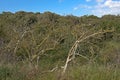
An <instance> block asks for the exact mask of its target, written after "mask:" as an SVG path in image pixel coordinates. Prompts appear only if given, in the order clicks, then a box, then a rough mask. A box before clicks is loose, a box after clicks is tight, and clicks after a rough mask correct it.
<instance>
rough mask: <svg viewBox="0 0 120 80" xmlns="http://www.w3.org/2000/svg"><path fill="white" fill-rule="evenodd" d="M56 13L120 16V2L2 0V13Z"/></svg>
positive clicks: (0, 6)
mask: <svg viewBox="0 0 120 80" xmlns="http://www.w3.org/2000/svg"><path fill="white" fill-rule="evenodd" d="M3 11H4V12H8V11H10V12H13V13H14V12H17V11H26V12H40V13H43V12H46V11H50V12H54V13H57V14H60V15H75V16H83V15H96V16H102V15H106V14H112V15H117V14H120V0H0V13H2V12H3Z"/></svg>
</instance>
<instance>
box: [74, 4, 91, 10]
mask: <svg viewBox="0 0 120 80" xmlns="http://www.w3.org/2000/svg"><path fill="white" fill-rule="evenodd" d="M90 8H92V7H91V6H88V5H82V4H80V5H78V6H76V7H74V10H79V9H90Z"/></svg>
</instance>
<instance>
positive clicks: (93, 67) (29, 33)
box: [0, 11, 120, 80]
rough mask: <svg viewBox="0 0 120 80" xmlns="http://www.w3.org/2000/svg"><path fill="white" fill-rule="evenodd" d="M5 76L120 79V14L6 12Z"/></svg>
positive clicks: (1, 77)
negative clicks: (75, 14)
mask: <svg viewBox="0 0 120 80" xmlns="http://www.w3.org/2000/svg"><path fill="white" fill-rule="evenodd" d="M0 80H120V15H104V16H102V17H97V16H94V15H84V16H81V17H77V16H73V15H66V16H61V15H58V14H55V13H51V12H44V13H39V12H37V13H33V12H25V11H19V12H16V13H11V12H3V13H1V14H0Z"/></svg>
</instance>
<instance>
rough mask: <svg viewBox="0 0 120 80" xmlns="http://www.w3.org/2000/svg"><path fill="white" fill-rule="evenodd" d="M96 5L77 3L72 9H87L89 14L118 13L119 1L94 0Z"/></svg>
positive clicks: (119, 8)
mask: <svg viewBox="0 0 120 80" xmlns="http://www.w3.org/2000/svg"><path fill="white" fill-rule="evenodd" d="M96 2H97V3H96V5H93V6H88V5H78V6H77V7H75V8H74V10H80V9H87V11H89V12H90V13H91V14H94V15H97V16H102V15H105V14H114V15H117V14H120V1H117V0H116V1H113V0H96Z"/></svg>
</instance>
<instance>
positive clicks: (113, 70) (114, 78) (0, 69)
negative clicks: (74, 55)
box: [0, 65, 120, 80]
mask: <svg viewBox="0 0 120 80" xmlns="http://www.w3.org/2000/svg"><path fill="white" fill-rule="evenodd" d="M60 71H61V69H59V70H57V71H54V72H47V70H46V71H43V70H41V69H40V68H39V69H37V70H36V69H35V68H33V67H29V66H28V65H2V66H0V80H59V79H60ZM63 78H64V79H63V80H120V68H118V67H116V66H111V65H109V66H104V65H83V66H78V65H77V66H70V67H69V68H68V69H67V71H66V74H65V75H64V76H63Z"/></svg>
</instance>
